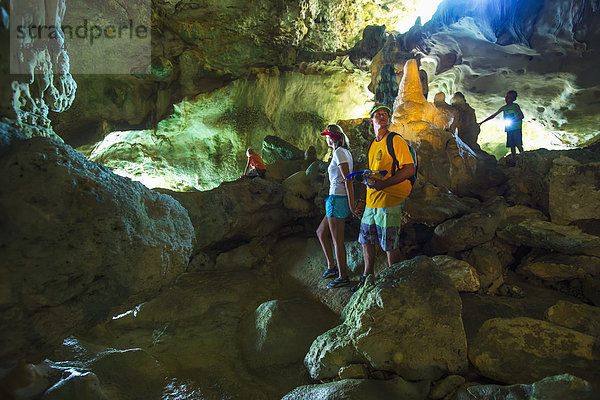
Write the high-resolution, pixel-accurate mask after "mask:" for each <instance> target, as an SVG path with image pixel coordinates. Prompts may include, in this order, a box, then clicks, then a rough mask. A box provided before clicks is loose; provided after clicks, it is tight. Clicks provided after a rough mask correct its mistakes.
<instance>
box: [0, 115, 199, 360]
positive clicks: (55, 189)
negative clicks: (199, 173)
mask: <svg viewBox="0 0 600 400" xmlns="http://www.w3.org/2000/svg"><path fill="white" fill-rule="evenodd" d="M4 127H5V125H1V124H0V128H2V129H4ZM2 135H3V139H2V140H0V143H2V149H1V150H0V165H1V166H2V170H3V171H4V172H3V174H2V175H1V177H0V181H1V186H2V188H3V191H2V194H1V195H0V203H1V205H2V206H1V207H0V209H1V210H2V211H1V213H2V220H3V221H4V228H3V229H2V239H1V241H2V243H4V245H3V246H2V248H1V250H0V252H1V253H2V254H1V256H0V258H1V259H2V260H3V267H2V270H1V272H0V273H1V274H2V275H3V276H5V277H7V278H8V279H7V281H4V282H5V283H4V284H3V285H2V294H1V295H0V299H2V307H3V309H4V312H3V313H2V318H3V323H2V327H3V329H2V330H1V336H2V340H0V343H2V346H1V349H0V354H1V356H2V363H3V364H10V363H11V361H14V360H16V359H17V358H21V357H23V356H25V355H32V356H34V357H39V356H43V355H44V353H45V352H46V351H48V349H49V348H52V347H53V346H56V345H58V344H60V342H61V341H62V340H63V339H64V337H65V336H67V335H68V334H71V333H73V332H76V331H79V330H84V329H86V328H89V327H90V326H92V325H93V324H96V323H98V322H100V321H103V320H104V319H106V318H107V317H108V316H109V313H110V312H111V311H112V312H117V311H118V310H123V309H124V308H125V307H128V306H130V305H132V304H136V303H135V302H139V301H141V300H144V299H147V298H148V297H149V296H151V295H154V294H155V293H156V291H158V290H160V289H161V288H164V287H166V286H168V285H169V284H170V283H171V282H172V280H173V279H174V278H175V277H176V276H177V275H179V274H180V273H181V272H183V271H184V269H185V268H186V266H187V262H188V257H189V256H190V254H191V250H192V242H193V240H194V238H193V235H194V233H193V229H192V224H191V223H190V220H189V217H188V214H187V212H186V210H185V209H184V208H183V207H181V205H180V204H179V203H177V201H175V200H174V199H173V198H172V197H170V196H166V195H163V194H159V193H157V192H153V191H151V190H148V189H147V188H145V187H144V186H143V185H140V184H139V183H135V182H131V181H130V180H128V179H126V178H122V177H120V176H118V175H115V174H113V173H112V172H111V171H110V170H108V169H107V168H105V167H103V166H101V165H99V164H96V163H93V162H90V161H89V160H87V159H86V158H85V157H84V156H83V155H82V154H80V153H78V152H76V151H75V150H73V149H72V148H71V147H70V146H67V145H63V144H60V143H58V142H56V141H53V140H51V139H47V138H33V139H29V140H25V139H24V138H23V137H18V136H10V134H8V135H7V133H6V131H4V130H3V132H2Z"/></svg>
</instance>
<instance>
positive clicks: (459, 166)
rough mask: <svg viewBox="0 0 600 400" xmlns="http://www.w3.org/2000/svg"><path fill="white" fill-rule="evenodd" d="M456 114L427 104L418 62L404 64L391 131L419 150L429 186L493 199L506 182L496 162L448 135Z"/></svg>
mask: <svg viewBox="0 0 600 400" xmlns="http://www.w3.org/2000/svg"><path fill="white" fill-rule="evenodd" d="M453 118H454V117H453V114H451V113H448V112H447V110H445V109H444V108H442V109H438V108H437V107H436V106H435V105H433V104H432V103H429V102H427V101H426V100H425V97H424V96H423V93H422V86H421V82H420V79H419V73H418V69H417V62H416V60H414V59H411V60H408V61H407V62H406V63H405V64H404V75H403V77H402V81H401V82H400V87H399V91H398V97H397V98H396V101H395V103H394V113H393V119H392V124H391V125H390V130H392V131H394V132H398V133H400V134H401V135H403V137H404V138H405V139H406V140H408V141H409V142H410V143H411V144H412V145H413V146H415V148H416V149H417V150H418V154H419V173H420V174H422V175H423V176H424V177H425V178H426V179H427V180H428V181H429V182H431V183H434V184H436V185H437V186H441V187H446V188H448V189H450V190H451V191H452V192H454V193H457V194H460V195H463V194H474V193H477V194H478V195H479V196H481V197H484V198H485V197H489V196H490V195H491V194H490V193H487V192H488V191H489V189H490V188H491V187H493V186H495V185H498V184H500V183H501V182H502V181H503V180H504V176H503V174H502V173H501V172H500V171H498V170H497V169H496V163H495V160H494V159H493V158H492V157H490V156H488V155H486V154H485V153H481V152H480V153H476V152H475V151H473V150H472V149H471V148H469V146H467V145H466V144H465V143H464V142H463V141H462V140H461V139H460V138H459V137H458V135H457V134H456V133H451V132H448V131H447V130H446V129H448V128H450V126H451V124H452V122H453Z"/></svg>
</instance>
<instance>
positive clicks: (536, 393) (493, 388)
mask: <svg viewBox="0 0 600 400" xmlns="http://www.w3.org/2000/svg"><path fill="white" fill-rule="evenodd" d="M597 396H598V390H597V389H595V388H594V387H593V385H592V384H591V383H590V382H588V381H586V380H584V379H581V378H578V377H576V376H573V375H570V374H563V375H555V376H549V377H547V378H544V379H541V380H539V381H537V382H533V383H532V384H530V385H525V384H516V385H509V386H502V385H469V386H468V387H463V388H461V389H460V390H459V391H458V393H457V395H456V400H487V399H490V398H502V399H506V398H510V399H515V400H535V399H544V398H554V397H556V398H561V399H563V400H592V399H594V398H595V397H597Z"/></svg>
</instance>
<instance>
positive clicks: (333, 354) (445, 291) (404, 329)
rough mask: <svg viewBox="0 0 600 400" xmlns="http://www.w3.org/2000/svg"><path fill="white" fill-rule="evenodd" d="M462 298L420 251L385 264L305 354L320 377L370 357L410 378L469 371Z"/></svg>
mask: <svg viewBox="0 0 600 400" xmlns="http://www.w3.org/2000/svg"><path fill="white" fill-rule="evenodd" d="M461 308H462V305H461V300H460V297H459V295H458V291H457V290H456V288H455V287H454V284H453V283H452V281H451V280H450V278H448V277H447V276H446V275H443V274H441V273H439V272H437V271H436V270H435V265H434V263H433V261H432V260H431V259H429V258H427V257H423V256H421V257H417V258H414V259H412V260H409V261H405V262H402V263H399V264H395V265H394V266H392V267H391V268H387V269H385V270H383V272H382V273H381V274H380V275H379V278H378V279H377V280H376V281H375V282H373V280H372V279H368V280H367V284H366V285H365V286H364V287H363V288H362V289H361V290H360V291H358V292H357V293H356V294H355V295H354V296H353V297H352V299H351V301H350V303H349V304H348V306H347V307H346V309H345V310H344V313H345V320H344V322H343V323H342V324H341V325H339V326H337V327H336V328H333V329H331V330H329V331H328V332H325V333H324V334H323V335H321V336H319V337H318V338H317V339H316V340H315V341H314V342H313V344H312V346H311V348H310V351H309V352H308V354H307V355H306V357H305V359H304V363H305V365H306V367H307V368H308V371H309V373H310V375H311V376H312V377H313V378H314V379H325V378H332V377H335V376H336V375H337V374H338V371H339V369H340V368H342V367H345V366H347V365H350V364H357V363H364V364H367V365H369V366H370V367H371V368H372V369H374V370H383V371H393V372H395V373H396V374H397V375H399V376H401V377H403V378H405V379H409V380H435V379H438V378H440V377H441V376H443V375H445V374H461V373H465V372H466V368H467V360H466V338H465V332H464V328H463V324H462V319H461Z"/></svg>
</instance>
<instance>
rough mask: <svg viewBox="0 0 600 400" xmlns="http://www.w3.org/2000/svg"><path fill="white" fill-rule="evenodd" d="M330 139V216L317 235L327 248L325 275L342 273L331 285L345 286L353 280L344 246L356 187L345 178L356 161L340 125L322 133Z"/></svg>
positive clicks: (322, 223) (328, 207)
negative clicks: (348, 270) (348, 273)
mask: <svg viewBox="0 0 600 400" xmlns="http://www.w3.org/2000/svg"><path fill="white" fill-rule="evenodd" d="M321 136H325V138H326V139H327V145H328V146H329V147H331V148H332V149H333V150H332V157H331V162H330V163H329V168H328V169H327V171H328V172H329V197H327V199H325V211H326V215H325V217H323V220H322V221H321V224H320V225H319V227H318V228H317V237H318V238H319V241H320V242H321V246H322V247H323V252H324V253H325V258H326V259H327V270H326V271H325V272H324V273H323V275H321V276H322V277H323V278H330V277H334V276H336V275H338V277H337V278H336V279H335V280H333V281H332V282H331V283H329V285H327V287H328V288H335V287H339V286H344V285H347V284H348V283H350V281H349V279H348V275H347V273H346V270H347V264H346V246H345V245H344V223H345V222H346V218H347V217H348V215H350V213H353V214H354V212H355V208H356V207H355V205H354V188H353V186H352V180H351V179H348V180H346V179H345V178H346V177H347V176H348V175H350V174H351V173H352V168H353V160H352V154H351V153H350V150H348V142H347V140H346V135H345V134H344V131H343V130H342V128H341V127H340V126H339V125H328V126H327V129H326V130H325V132H323V133H321ZM331 238H333V247H334V248H335V258H336V259H337V262H338V266H337V268H336V266H335V264H334V262H333V253H332V251H331Z"/></svg>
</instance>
